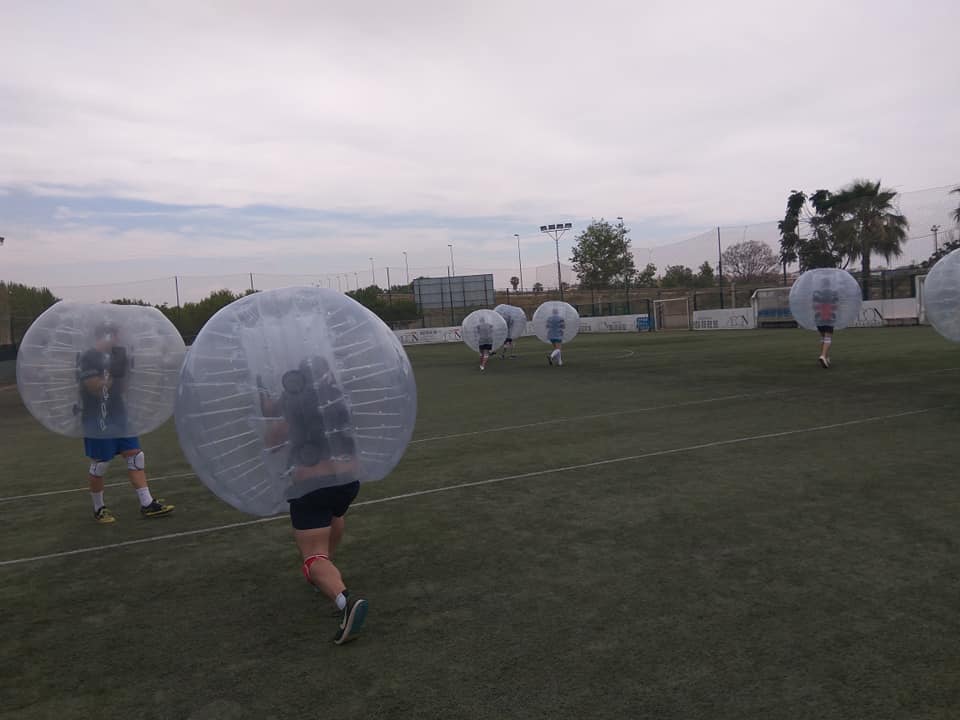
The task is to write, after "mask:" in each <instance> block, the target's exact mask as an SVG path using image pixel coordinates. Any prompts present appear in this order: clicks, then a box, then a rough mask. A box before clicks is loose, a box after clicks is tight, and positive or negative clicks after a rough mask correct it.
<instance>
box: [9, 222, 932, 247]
mask: <svg viewBox="0 0 960 720" xmlns="http://www.w3.org/2000/svg"><path fill="white" fill-rule="evenodd" d="M930 232H932V233H933V251H934V252H937V251H938V250H939V249H940V248H939V247H938V246H937V233H938V232H940V226H939V225H933V226H931V228H930ZM0 245H3V238H0Z"/></svg>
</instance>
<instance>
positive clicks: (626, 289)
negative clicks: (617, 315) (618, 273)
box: [617, 215, 630, 315]
mask: <svg viewBox="0 0 960 720" xmlns="http://www.w3.org/2000/svg"><path fill="white" fill-rule="evenodd" d="M617 220H618V221H619V222H620V245H621V247H623V248H624V249H626V243H624V238H625V237H626V235H627V229H626V227H624V225H623V217H622V216H620V215H617ZM623 289H624V292H625V293H626V296H627V297H626V300H627V314H628V315H629V314H630V273H629V272H627V270H626V268H624V271H623Z"/></svg>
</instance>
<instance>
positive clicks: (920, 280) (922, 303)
mask: <svg viewBox="0 0 960 720" xmlns="http://www.w3.org/2000/svg"><path fill="white" fill-rule="evenodd" d="M926 289H927V276H926V275H917V305H918V306H919V311H918V313H917V314H918V315H919V317H918V318H917V322H918V323H919V324H920V325H929V324H930V321H929V320H927V296H926Z"/></svg>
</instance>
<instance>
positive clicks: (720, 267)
mask: <svg viewBox="0 0 960 720" xmlns="http://www.w3.org/2000/svg"><path fill="white" fill-rule="evenodd" d="M717 279H718V284H719V287H720V309H721V310H723V250H722V249H721V247H720V228H719V227H718V228H717Z"/></svg>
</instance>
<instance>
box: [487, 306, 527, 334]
mask: <svg viewBox="0 0 960 720" xmlns="http://www.w3.org/2000/svg"><path fill="white" fill-rule="evenodd" d="M493 311H494V312H495V313H497V314H498V315H500V317H502V318H503V319H504V321H505V322H506V323H507V338H508V339H510V340H514V341H516V340H518V339H519V338H521V337H522V336H523V333H524V332H526V330H527V314H526V313H525V312H524V311H523V308H520V307H517V306H516V305H497V306H496V307H495V308H494V309H493Z"/></svg>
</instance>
